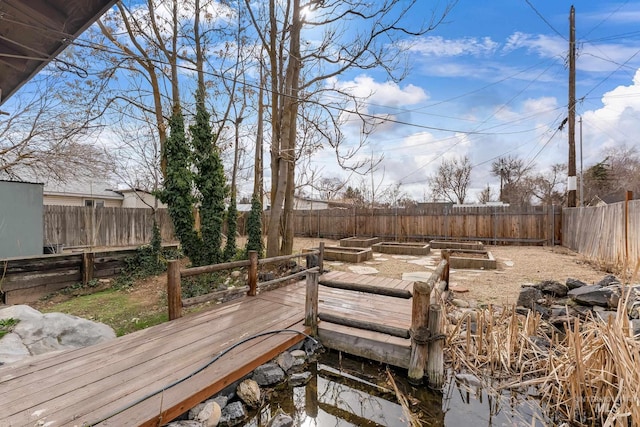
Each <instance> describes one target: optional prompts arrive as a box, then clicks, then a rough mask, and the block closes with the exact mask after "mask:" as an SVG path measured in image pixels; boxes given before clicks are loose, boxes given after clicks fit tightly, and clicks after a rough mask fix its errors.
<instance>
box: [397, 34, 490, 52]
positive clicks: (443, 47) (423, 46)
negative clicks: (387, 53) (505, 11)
mask: <svg viewBox="0 0 640 427" xmlns="http://www.w3.org/2000/svg"><path fill="white" fill-rule="evenodd" d="M498 46H499V44H498V43H497V42H495V41H493V40H492V39H491V37H482V38H477V37H464V38H461V39H452V40H447V39H444V38H442V37H440V36H429V37H422V38H420V39H419V40H418V41H417V42H415V43H414V44H412V45H411V47H410V48H409V50H410V51H413V52H418V53H421V54H422V55H424V56H436V57H452V56H465V55H471V56H488V55H492V54H493V53H494V52H495V51H496V50H497V49H498Z"/></svg>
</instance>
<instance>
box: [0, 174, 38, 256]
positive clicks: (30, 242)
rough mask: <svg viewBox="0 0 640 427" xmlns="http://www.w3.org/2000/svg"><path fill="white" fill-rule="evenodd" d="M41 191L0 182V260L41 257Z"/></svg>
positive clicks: (34, 186) (30, 185) (28, 185)
mask: <svg viewBox="0 0 640 427" xmlns="http://www.w3.org/2000/svg"><path fill="white" fill-rule="evenodd" d="M43 187H44V186H43V185H42V184H35V183H31V182H20V181H0V258H9V257H18V256H29V255H42V252H43V246H44V245H43V223H42V191H43Z"/></svg>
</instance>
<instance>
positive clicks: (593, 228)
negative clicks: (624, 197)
mask: <svg viewBox="0 0 640 427" xmlns="http://www.w3.org/2000/svg"><path fill="white" fill-rule="evenodd" d="M562 237H563V245H564V246H566V247H568V248H570V249H572V250H574V251H576V252H579V253H580V254H582V255H584V256H585V257H586V258H587V259H588V260H590V261H594V262H597V263H600V264H602V265H609V266H613V267H616V268H624V267H628V268H635V267H636V266H637V265H638V263H640V247H639V246H640V243H639V240H640V200H631V201H629V202H619V203H614V204H611V205H607V206H597V207H586V208H567V209H564V210H563V222H562Z"/></svg>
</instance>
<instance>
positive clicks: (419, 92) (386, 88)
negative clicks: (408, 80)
mask: <svg viewBox="0 0 640 427" xmlns="http://www.w3.org/2000/svg"><path fill="white" fill-rule="evenodd" d="M330 84H331V85H333V86H334V87H335V88H337V89H339V90H342V91H345V92H347V93H349V94H351V95H353V96H356V97H358V98H361V99H366V100H365V102H366V103H371V104H379V105H383V106H394V107H397V106H400V105H413V104H418V103H420V102H423V101H426V100H427V99H428V98H429V97H428V96H427V94H426V93H425V91H424V90H423V89H422V88H421V87H419V86H415V85H412V84H408V85H406V86H404V87H400V86H399V85H398V84H397V83H394V82H390V81H386V82H382V83H380V82H377V81H375V80H374V79H373V78H372V77H370V76H367V75H364V74H362V75H359V76H357V77H356V78H354V79H353V80H350V81H339V80H337V79H333V80H332V81H331V82H330Z"/></svg>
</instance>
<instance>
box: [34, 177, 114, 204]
mask: <svg viewBox="0 0 640 427" xmlns="http://www.w3.org/2000/svg"><path fill="white" fill-rule="evenodd" d="M43 193H44V195H45V196H75V197H85V198H100V199H118V200H122V199H123V198H124V196H123V195H122V193H120V192H118V191H114V190H111V189H110V185H109V184H108V183H105V182H96V181H83V182H67V183H47V184H45V186H44V191H43Z"/></svg>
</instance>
